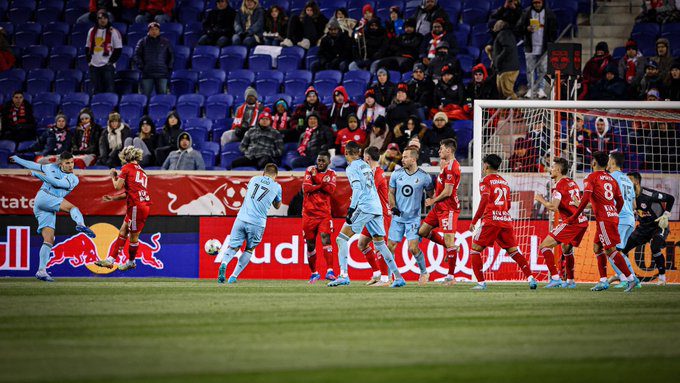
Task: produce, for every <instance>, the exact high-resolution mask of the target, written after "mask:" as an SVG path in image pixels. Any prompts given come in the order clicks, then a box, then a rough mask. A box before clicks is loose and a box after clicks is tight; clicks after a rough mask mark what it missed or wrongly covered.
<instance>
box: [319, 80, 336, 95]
mask: <svg viewBox="0 0 680 383" xmlns="http://www.w3.org/2000/svg"><path fill="white" fill-rule="evenodd" d="M337 86H338V83H337V82H335V81H334V80H333V79H330V78H329V79H321V80H316V81H314V88H316V91H317V93H318V94H319V96H320V97H321V98H323V97H328V96H331V95H332V94H333V89H335V87H337Z"/></svg>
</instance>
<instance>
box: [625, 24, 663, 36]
mask: <svg viewBox="0 0 680 383" xmlns="http://www.w3.org/2000/svg"><path fill="white" fill-rule="evenodd" d="M660 33H661V28H660V27H659V24H657V23H637V24H635V25H633V30H632V31H631V33H630V35H631V37H632V38H633V39H636V37H637V36H639V35H649V36H653V37H656V36H658V35H659V34H660Z"/></svg>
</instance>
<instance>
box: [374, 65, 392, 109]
mask: <svg viewBox="0 0 680 383" xmlns="http://www.w3.org/2000/svg"><path fill="white" fill-rule="evenodd" d="M376 77H377V81H376V82H374V83H373V85H371V87H370V89H373V90H374V91H375V101H376V102H377V103H378V104H380V105H382V106H384V107H387V106H388V105H389V104H390V103H391V102H392V99H393V98H394V94H395V93H396V91H397V86H396V85H395V84H394V83H393V82H392V81H390V72H388V71H387V70H385V68H380V69H378V71H377V72H376Z"/></svg>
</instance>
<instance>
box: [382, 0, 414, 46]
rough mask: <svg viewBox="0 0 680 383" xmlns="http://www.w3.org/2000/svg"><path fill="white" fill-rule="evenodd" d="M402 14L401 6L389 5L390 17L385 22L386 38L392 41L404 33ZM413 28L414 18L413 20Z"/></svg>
mask: <svg viewBox="0 0 680 383" xmlns="http://www.w3.org/2000/svg"><path fill="white" fill-rule="evenodd" d="M403 16H404V15H403V14H402V12H401V8H399V7H398V6H396V5H393V6H391V7H390V18H389V19H388V20H387V22H385V30H386V31H387V38H388V39H389V40H390V41H392V40H394V39H395V38H397V37H398V36H401V35H402V34H403V33H404V17H403ZM413 24H414V25H413V26H414V30H415V20H413Z"/></svg>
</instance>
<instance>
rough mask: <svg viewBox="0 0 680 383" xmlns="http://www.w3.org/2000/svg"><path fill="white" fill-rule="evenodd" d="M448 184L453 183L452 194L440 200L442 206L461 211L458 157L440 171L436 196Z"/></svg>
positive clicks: (445, 208)
mask: <svg viewBox="0 0 680 383" xmlns="http://www.w3.org/2000/svg"><path fill="white" fill-rule="evenodd" d="M446 184H452V185H453V192H452V193H451V196H450V197H449V198H447V199H445V200H443V201H440V202H438V204H439V205H440V208H443V209H444V210H453V211H460V201H459V200H458V184H460V163H458V161H457V160H456V159H453V160H451V161H450V162H449V163H448V164H447V165H446V166H444V168H443V169H442V170H441V171H440V172H439V175H438V176H437V184H436V186H435V193H434V195H435V196H438V195H439V194H440V193H441V192H442V191H443V190H444V187H445V186H446Z"/></svg>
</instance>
